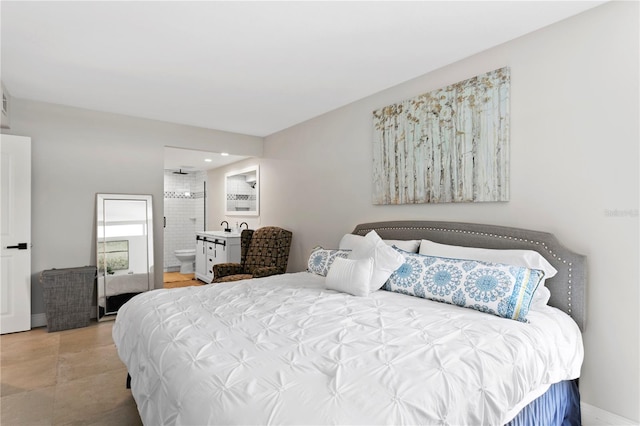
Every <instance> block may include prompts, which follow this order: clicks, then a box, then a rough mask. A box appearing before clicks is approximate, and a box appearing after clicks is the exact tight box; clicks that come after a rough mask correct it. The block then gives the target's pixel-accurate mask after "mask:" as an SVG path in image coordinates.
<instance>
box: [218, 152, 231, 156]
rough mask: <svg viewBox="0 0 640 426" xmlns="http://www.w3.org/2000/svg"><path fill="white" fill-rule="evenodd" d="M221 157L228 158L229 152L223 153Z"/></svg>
mask: <svg viewBox="0 0 640 426" xmlns="http://www.w3.org/2000/svg"><path fill="white" fill-rule="evenodd" d="M220 155H222V156H223V157H226V156H227V155H229V153H228V152H221V153H220Z"/></svg>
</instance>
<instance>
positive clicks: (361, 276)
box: [325, 257, 373, 297]
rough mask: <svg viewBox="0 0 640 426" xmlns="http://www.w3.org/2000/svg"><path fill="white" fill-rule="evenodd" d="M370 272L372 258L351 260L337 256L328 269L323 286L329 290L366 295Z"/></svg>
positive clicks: (371, 269) (371, 270)
mask: <svg viewBox="0 0 640 426" xmlns="http://www.w3.org/2000/svg"><path fill="white" fill-rule="evenodd" d="M372 272H373V258H367V259H359V260H352V259H345V258H342V257H337V258H336V259H335V260H334V261H333V264H332V265H331V268H330V269H329V273H328V274H327V278H326V280H325V286H326V287H327V288H328V289H330V290H337V291H341V292H343V293H349V294H352V295H354V296H361V297H366V296H368V295H369V285H370V281H371V274H372Z"/></svg>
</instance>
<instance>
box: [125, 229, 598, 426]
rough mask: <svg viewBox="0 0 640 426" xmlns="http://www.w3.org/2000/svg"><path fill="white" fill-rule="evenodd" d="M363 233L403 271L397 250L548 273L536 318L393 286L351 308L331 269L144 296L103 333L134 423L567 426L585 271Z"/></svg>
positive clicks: (537, 239) (576, 412)
mask: <svg viewBox="0 0 640 426" xmlns="http://www.w3.org/2000/svg"><path fill="white" fill-rule="evenodd" d="M371 231H375V232H374V234H375V235H376V236H378V237H379V238H381V239H382V240H385V243H386V244H388V246H392V244H390V242H391V241H395V244H393V246H395V247H393V250H396V251H397V252H399V253H401V254H402V256H405V259H409V257H411V256H414V257H419V255H420V254H419V253H418V254H411V253H409V252H408V251H407V252H406V253H405V252H403V251H402V250H401V249H400V248H399V247H398V246H401V245H402V244H401V242H403V241H420V242H421V241H422V240H428V242H432V243H433V244H436V245H437V244H438V243H440V244H447V245H453V246H455V247H474V248H484V249H490V250H495V249H499V250H504V249H512V250H527V251H535V252H538V253H540V254H541V255H542V256H543V257H544V259H545V260H546V261H548V263H549V264H550V265H552V266H553V268H555V270H556V271H557V273H556V274H555V275H554V276H553V277H551V278H546V279H544V281H543V282H541V284H540V285H538V289H541V288H542V287H541V285H542V284H544V286H543V287H544V288H547V289H548V291H549V292H550V297H549V300H548V303H540V302H539V301H537V302H536V306H535V309H534V307H533V305H534V303H532V304H531V308H530V309H529V310H528V312H527V316H526V318H519V320H514V319H507V318H503V317H501V316H498V315H494V314H492V313H488V312H482V310H478V307H477V306H476V307H474V308H473V309H468V307H461V306H458V305H456V304H455V303H442V302H441V301H435V300H430V299H428V298H425V297H416V296H411V295H407V294H402V292H399V291H390V290H393V288H392V286H391V287H390V283H391V282H392V281H393V276H392V277H390V278H389V280H388V281H387V283H386V284H385V287H386V288H388V289H389V290H379V291H372V292H371V293H370V294H368V295H367V296H366V297H358V296H353V295H351V294H349V293H345V292H342V291H336V290H333V289H331V288H328V287H327V283H328V282H329V281H330V279H329V278H331V277H333V276H334V275H335V274H333V271H335V270H337V269H338V267H337V265H338V264H339V263H338V262H339V261H336V262H335V263H334V266H332V267H331V268H332V269H330V270H329V272H328V274H327V276H322V275H321V274H317V273H313V272H309V271H307V272H298V273H290V274H284V275H279V276H272V277H267V278H259V279H252V280H244V281H239V282H235V283H223V284H216V285H210V286H202V287H186V288H180V289H170V290H154V291H150V292H146V293H143V294H141V295H138V296H136V297H134V298H132V299H131V300H130V301H129V302H127V303H126V304H125V305H124V306H123V307H122V308H121V309H120V311H119V313H118V316H117V318H116V323H115V324H114V328H113V338H114V341H115V343H116V346H117V349H118V354H119V356H120V358H121V359H122V361H123V362H124V363H125V364H126V366H127V369H128V371H129V373H130V378H131V380H130V384H131V390H132V394H133V397H134V398H135V400H136V403H137V406H138V410H139V413H140V416H141V419H142V421H143V422H144V423H145V424H149V425H152V424H153V425H156V424H163V425H167V424H184V425H203V424H449V425H459V424H467V425H480V424H483V425H499V424H511V425H524V424H558V425H560V424H565V425H566V424H569V425H571V424H576V425H577V424H580V408H579V393H578V386H577V385H578V381H577V379H578V377H579V375H580V368H581V365H582V358H583V347H582V338H581V334H580V331H581V330H583V329H584V326H585V310H584V306H585V291H584V290H585V283H586V258H585V257H584V256H582V255H579V254H577V253H574V252H572V251H571V250H568V249H567V248H565V247H564V246H562V245H561V244H560V243H559V242H558V241H557V239H556V238H555V237H554V236H553V235H551V234H548V233H544V232H537V231H529V230H524V229H516V228H509V227H500V226H492V225H479V224H469V223H452V222H432V221H393V222H376V223H366V224H360V225H358V226H356V228H355V229H354V230H353V232H352V236H358V237H363V238H369V236H370V234H372V233H371ZM341 244H342V241H341ZM424 245H425V246H428V245H427V244H426V243H424ZM338 249H339V248H337V247H336V251H337V250H338ZM385 250H386V249H385ZM344 251H348V250H346V249H345V250H344ZM356 251H357V249H353V252H356ZM425 256H427V257H430V255H425ZM310 260H311V258H310ZM439 261H441V262H445V263H447V262H453V260H451V259H449V258H448V257H442V258H441V259H440V260H439ZM455 261H456V262H457V260H455ZM354 262H355V261H354ZM474 262H475V260H474ZM483 262H484V261H481V262H480V263H479V265H482V266H483V267H484V266H486V265H485V263H483ZM343 263H345V262H342V263H340V264H341V265H342V264H343ZM369 263H371V262H369ZM369 263H367V265H369ZM310 264H311V263H310ZM359 264H364V263H362V262H360V263H359ZM467 264H468V262H467V263H466V264H465V265H467ZM405 265H407V264H406V263H405V264H403V266H402V268H404V267H405ZM465 267H466V266H465ZM402 268H398V270H397V271H396V272H394V274H396V273H398V271H400V269H402ZM530 270H533V271H535V269H533V268H531V269H530ZM470 273H471V272H470ZM396 278H397V277H396ZM333 279H334V278H331V280H333ZM538 289H536V290H535V293H533V294H532V295H531V297H537V294H538V291H541V290H538Z"/></svg>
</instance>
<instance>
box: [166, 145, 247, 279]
mask: <svg viewBox="0 0 640 426" xmlns="http://www.w3.org/2000/svg"><path fill="white" fill-rule="evenodd" d="M244 158H246V157H242V156H237V155H229V154H226V153H216V152H208V151H197V150H190V149H183V148H173V147H165V152H164V203H163V204H164V257H163V271H164V287H165V288H169V287H183V286H187V285H197V284H199V283H200V282H199V281H197V280H196V279H195V274H194V262H195V249H196V232H200V231H206V230H207V226H208V225H209V224H207V187H208V182H207V181H208V172H209V171H210V170H213V169H216V168H218V167H222V166H225V165H227V164H230V163H233V162H236V161H239V160H242V159H244Z"/></svg>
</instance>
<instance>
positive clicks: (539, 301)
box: [529, 280, 551, 312]
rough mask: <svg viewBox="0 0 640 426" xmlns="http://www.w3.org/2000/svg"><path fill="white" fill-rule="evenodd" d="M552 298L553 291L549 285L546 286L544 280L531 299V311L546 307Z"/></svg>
mask: <svg viewBox="0 0 640 426" xmlns="http://www.w3.org/2000/svg"><path fill="white" fill-rule="evenodd" d="M550 298H551V292H550V291H549V289H548V288H547V287H545V286H544V280H543V282H541V283H540V285H539V286H538V288H537V289H536V292H535V293H533V298H532V299H531V306H529V312H531V311H536V310H540V309H542V308H544V307H545V306H547V303H549V299H550Z"/></svg>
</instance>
